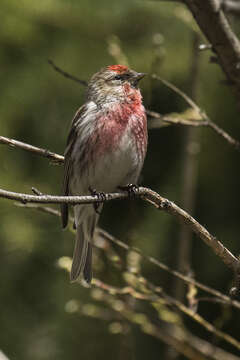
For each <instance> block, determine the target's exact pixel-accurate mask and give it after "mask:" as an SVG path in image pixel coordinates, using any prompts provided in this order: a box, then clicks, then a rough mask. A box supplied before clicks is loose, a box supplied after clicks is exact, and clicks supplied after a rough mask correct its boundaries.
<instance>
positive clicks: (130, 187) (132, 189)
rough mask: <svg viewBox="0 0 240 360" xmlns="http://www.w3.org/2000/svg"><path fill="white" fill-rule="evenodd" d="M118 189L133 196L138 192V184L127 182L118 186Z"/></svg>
mask: <svg viewBox="0 0 240 360" xmlns="http://www.w3.org/2000/svg"><path fill="white" fill-rule="evenodd" d="M118 189H120V190H122V191H127V193H128V196H129V197H130V198H135V197H136V195H137V193H138V189H139V186H138V185H136V184H127V185H124V186H118Z"/></svg>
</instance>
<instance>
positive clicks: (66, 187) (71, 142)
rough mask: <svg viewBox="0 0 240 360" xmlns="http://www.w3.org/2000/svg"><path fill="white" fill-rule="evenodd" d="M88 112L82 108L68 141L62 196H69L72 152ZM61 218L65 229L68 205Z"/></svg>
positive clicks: (62, 205)
mask: <svg viewBox="0 0 240 360" xmlns="http://www.w3.org/2000/svg"><path fill="white" fill-rule="evenodd" d="M86 110H87V104H85V105H83V106H81V107H80V108H79V109H78V111H77V112H76V114H75V115H74V118H73V120H72V125H71V130H70V132H69V135H68V139H67V147H66V150H65V152H64V176H63V186H62V194H63V195H64V196H68V195H70V194H69V177H70V176H71V173H72V156H71V155H72V151H73V147H74V144H75V141H76V138H77V136H78V130H77V125H79V124H80V123H81V120H82V118H83V116H84V114H85V112H86ZM61 218H62V226H63V228H65V227H66V226H67V224H68V204H66V203H62V204H61Z"/></svg>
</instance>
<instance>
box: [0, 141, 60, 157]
mask: <svg viewBox="0 0 240 360" xmlns="http://www.w3.org/2000/svg"><path fill="white" fill-rule="evenodd" d="M0 143H1V144H6V145H9V146H11V147H14V148H15V147H16V148H19V149H23V150H25V151H29V152H32V153H34V154H36V155H40V156H43V157H45V158H47V159H50V160H52V161H54V162H57V163H63V161H64V156H61V155H58V154H55V153H53V152H52V151H49V150H46V149H41V148H38V147H36V146H33V145H29V144H26V143H24V142H22V141H18V140H14V139H9V138H7V137H4V136H0Z"/></svg>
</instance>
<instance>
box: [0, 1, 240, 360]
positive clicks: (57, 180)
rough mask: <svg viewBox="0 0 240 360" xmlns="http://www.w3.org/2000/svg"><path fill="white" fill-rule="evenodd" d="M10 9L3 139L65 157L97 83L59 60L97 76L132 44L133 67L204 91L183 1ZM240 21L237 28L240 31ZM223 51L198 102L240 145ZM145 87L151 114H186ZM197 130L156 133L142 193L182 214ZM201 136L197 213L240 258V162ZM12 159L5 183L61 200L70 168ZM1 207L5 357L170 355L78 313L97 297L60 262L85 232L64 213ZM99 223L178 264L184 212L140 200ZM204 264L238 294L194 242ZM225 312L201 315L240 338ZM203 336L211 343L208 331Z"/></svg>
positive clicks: (108, 275)
mask: <svg viewBox="0 0 240 360" xmlns="http://www.w3.org/2000/svg"><path fill="white" fill-rule="evenodd" d="M0 10H1V23H0V44H1V47H0V67H1V71H0V83H1V95H0V119H1V120H0V124H1V125H0V135H2V136H7V137H10V138H14V139H18V140H21V141H23V142H26V143H30V144H33V145H36V146H39V147H43V148H47V149H49V150H51V151H54V152H57V153H60V154H62V153H63V151H64V148H65V142H66V138H67V132H68V129H69V125H70V121H71V119H72V117H73V114H74V112H75V111H76V110H77V108H78V107H79V106H80V105H81V104H82V103H83V102H84V88H83V87H81V86H79V85H78V84H77V83H74V82H73V81H71V80H69V79H66V78H64V77H62V76H61V75H60V74H59V73H57V72H55V71H54V70H53V69H52V67H51V66H50V65H49V64H48V59H52V60H53V61H54V62H55V63H56V64H57V65H59V66H60V67H61V68H63V69H64V70H66V71H68V72H69V73H71V74H74V75H76V76H78V77H79V78H81V79H84V80H88V79H89V78H90V76H91V75H92V74H93V73H95V72H96V71H98V70H99V69H100V68H101V67H103V66H106V65H109V64H113V63H116V61H117V60H116V57H114V56H113V55H114V54H113V52H114V50H115V49H116V48H117V47H118V46H120V47H121V49H122V52H123V54H124V56H125V57H126V58H127V61H128V63H129V64H130V66H131V67H132V68H134V69H136V70H138V71H142V72H147V73H157V74H159V75H160V76H162V77H163V78H165V79H167V80H169V81H171V82H173V83H174V84H176V85H177V86H178V87H180V88H181V89H182V90H183V91H185V92H186V93H188V94H190V93H191V89H190V71H191V67H192V62H193V55H192V48H193V41H194V36H195V31H196V26H195V24H194V21H193V20H192V18H191V15H190V13H189V12H188V11H187V10H186V8H185V7H184V6H182V5H179V4H174V3H172V4H171V3H167V2H157V1H129V0H122V1H117V0H101V1H97V0H91V1H89V0H41V1H38V2H37V1H29V0H1V4H0ZM235 26H236V30H237V26H238V24H235ZM202 42H205V40H204V39H202ZM120 55H121V54H120ZM210 55H211V54H210V53H209V52H207V51H205V52H199V55H198V56H199V60H200V64H199V76H198V84H197V94H198V95H197V102H198V104H199V106H200V107H201V108H202V109H204V110H205V111H206V112H207V113H208V115H209V116H210V117H211V118H212V120H213V121H215V122H216V123H217V124H218V125H219V126H221V127H223V128H224V129H226V130H227V131H228V132H229V133H230V134H232V135H233V136H234V137H235V138H238V139H239V138H240V122H239V112H238V109H237V107H236V101H235V98H234V96H233V94H232V91H231V89H230V88H229V87H227V86H224V85H223V84H222V83H221V81H222V80H223V79H224V78H225V77H224V74H223V73H222V72H221V70H220V68H219V67H218V65H215V64H209V57H210ZM121 56H123V55H121ZM141 88H142V93H143V98H144V104H145V106H146V107H147V108H149V109H151V110H154V111H158V112H160V113H162V114H165V113H171V112H181V111H184V110H185V109H186V108H187V105H186V104H185V103H184V101H183V100H182V99H181V98H180V97H179V96H178V95H176V94H175V93H174V92H173V91H171V90H169V89H168V88H166V87H165V86H164V85H162V84H161V83H160V82H157V81H156V80H152V79H151V78H150V77H149V78H146V79H145V80H144V81H142V83H141ZM149 121H151V120H149ZM186 131H187V129H186V128H184V127H181V126H178V127H177V126H168V127H163V128H161V129H152V130H149V148H148V155H147V158H146V162H145V166H144V169H143V174H142V178H141V182H142V184H144V185H145V186H147V187H150V188H152V189H154V190H156V191H158V192H159V193H160V194H161V195H163V196H165V197H167V198H168V199H170V200H173V201H175V202H176V203H177V204H178V205H180V206H181V205H182V196H181V193H182V177H183V173H182V172H183V166H182V162H183V146H184V141H185V140H184V139H185V133H186ZM196 131H197V134H198V135H197V136H198V142H199V146H200V152H199V154H198V156H197V157H196V161H197V180H196V191H195V212H194V215H195V216H196V218H197V219H198V220H199V221H200V223H202V224H203V225H205V226H206V227H207V228H208V229H209V231H210V232H212V233H213V234H215V235H216V236H218V237H219V238H220V239H221V241H223V242H224V244H225V245H226V246H227V247H228V248H229V249H230V250H231V251H232V252H233V253H235V254H238V252H239V248H240V246H239V213H240V205H239V204H240V203H239V176H240V171H239V166H238V165H239V153H238V152H236V151H235V150H234V149H233V148H232V147H230V146H229V145H228V144H227V143H226V142H225V141H224V140H223V139H221V138H219V137H218V136H217V135H216V134H215V133H214V132H213V131H212V130H210V129H207V128H201V129H197V130H196ZM0 150H1V151H0V172H1V177H0V187H1V188H4V189H8V190H12V191H17V192H25V193H31V187H32V186H35V187H36V188H38V189H39V190H40V191H42V192H43V193H48V194H60V192H61V182H62V173H63V169H62V167H61V166H57V165H53V164H51V163H49V161H48V160H46V159H43V158H41V157H38V156H35V155H33V154H31V153H27V152H24V151H22V150H17V149H11V148H10V147H8V146H5V145H0ZM0 203H1V205H0V269H1V271H0V349H1V350H2V351H3V352H4V353H5V354H6V355H7V356H9V358H10V359H11V360H14V359H18V360H28V359H36V360H42V359H46V360H47V359H86V358H88V359H106V358H107V359H122V358H125V359H145V358H146V356H147V357H148V359H155V358H156V355H157V356H158V357H159V358H160V356H161V354H163V344H162V343H160V342H159V341H157V340H155V339H153V338H151V337H150V336H147V335H145V334H143V333H141V332H140V331H139V330H138V329H137V328H134V327H133V328H132V330H131V332H130V333H129V334H128V335H127V336H126V335H124V334H122V333H119V334H114V331H112V327H111V326H110V325H111V322H110V321H102V320H98V319H95V318H91V317H89V316H86V317H85V316H81V315H80V314H78V313H71V311H69V306H67V304H69V301H72V300H73V299H76V300H77V301H79V302H80V303H81V304H86V303H91V302H93V301H94V300H93V299H92V290H91V289H86V288H83V287H81V286H79V285H75V284H74V285H73V284H70V282H69V276H68V274H67V273H66V272H65V271H63V270H61V269H59V267H58V266H57V261H58V259H59V258H60V257H63V256H72V251H73V244H74V243H73V241H74V235H73V233H71V232H69V231H64V232H63V231H62V230H61V226H60V221H59V219H58V218H56V217H54V216H51V215H48V214H44V213H40V212H38V211H36V210H31V209H24V208H23V207H19V206H16V204H14V202H12V201H8V200H4V199H1V200H0ZM100 225H101V226H102V227H103V228H104V229H106V230H107V231H109V232H110V233H112V234H114V235H115V236H117V237H119V238H121V239H122V240H123V241H125V242H127V243H129V244H131V245H133V246H137V247H139V248H141V249H142V250H143V251H144V252H146V253H147V254H149V255H154V256H155V257H156V258H158V259H160V260H161V261H163V262H166V263H167V264H169V265H171V266H173V267H176V264H177V257H178V252H177V251H176V249H177V246H176V244H177V241H178V238H179V225H178V223H177V222H176V221H175V219H174V218H172V217H171V216H169V215H166V214H165V213H162V212H159V211H157V210H156V209H154V208H153V207H151V206H150V205H148V204H146V203H143V202H140V201H134V202H133V201H124V202H112V203H109V204H107V205H106V206H105V210H104V213H103V216H102V218H101V222H100ZM116 250H118V249H116ZM96 253H98V252H97V250H96ZM98 255H99V259H100V260H99V263H100V265H98V266H97V265H96V266H95V271H94V274H95V276H96V277H97V278H100V279H103V280H104V281H106V282H109V283H113V284H115V285H118V284H120V283H121V276H120V275H119V272H118V271H117V269H115V268H114V267H113V266H112V265H111V263H110V262H109V261H108V259H107V258H106V255H105V254H103V253H102V252H101V251H100V252H99V254H98ZM121 256H124V254H122V253H121ZM192 268H193V270H194V273H195V275H196V278H197V279H199V280H201V281H202V282H204V283H206V284H208V285H210V286H213V287H214V288H218V289H220V290H222V291H223V292H227V291H228V289H229V287H230V286H231V280H232V274H231V273H230V271H228V270H227V269H226V267H225V266H224V265H223V263H222V262H221V261H220V260H219V259H218V258H217V257H216V256H215V255H214V254H213V253H212V252H211V250H210V249H209V248H208V247H207V246H205V245H204V244H203V243H202V241H200V240H199V239H198V238H195V237H194V239H193V249H192ZM143 273H144V274H145V275H146V276H148V277H149V278H150V279H151V281H153V282H154V283H155V284H157V285H160V286H163V287H164V288H165V289H167V290H168V291H169V292H171V291H172V286H173V285H172V279H171V278H169V277H168V276H167V275H166V274H165V273H163V272H161V271H160V270H158V269H156V268H155V267H154V266H153V265H150V264H147V263H143ZM70 304H71V302H70ZM70 308H71V306H70ZM224 311H225V310H224V309H223V308H221V306H220V305H217V304H209V303H208V304H201V305H200V312H201V314H202V315H203V316H205V317H208V319H209V320H211V321H212V322H215V323H217V321H218V319H219V318H223V313H224V321H223V324H222V326H223V329H224V331H229V332H231V334H232V335H235V336H236V337H237V336H238V331H237V329H238V326H239V322H238V320H237V316H235V314H234V312H233V311H232V310H230V309H228V310H227V314H226V311H225V312H224ZM189 326H190V328H191V326H192V324H191V323H190V324H189ZM193 329H194V331H195V333H197V334H198V335H199V336H202V337H206V338H208V339H209V336H208V335H207V334H205V333H204V332H203V331H202V330H201V329H199V328H198V327H193ZM126 338H128V341H129V342H130V345H129V343H128V344H126V341H125V340H126ZM129 338H131V339H130V340H129ZM123 354H124V356H123Z"/></svg>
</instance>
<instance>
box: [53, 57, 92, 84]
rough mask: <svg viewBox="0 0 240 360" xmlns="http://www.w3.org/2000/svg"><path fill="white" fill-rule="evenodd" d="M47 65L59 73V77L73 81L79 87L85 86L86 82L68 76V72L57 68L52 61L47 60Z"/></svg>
mask: <svg viewBox="0 0 240 360" xmlns="http://www.w3.org/2000/svg"><path fill="white" fill-rule="evenodd" d="M48 63H49V64H50V65H51V66H52V67H53V69H54V70H56V71H57V72H59V73H60V74H61V75H63V76H64V77H65V78H67V79H70V80H73V81H75V82H77V83H78V84H80V85H83V86H87V84H88V83H87V81H85V80H81V79H79V78H78V77H76V76H74V75H71V74H69V73H68V72H66V71H64V70H62V69H61V68H60V67H59V66H57V65H56V64H55V63H54V62H53V61H52V60H50V59H49V60H48Z"/></svg>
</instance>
